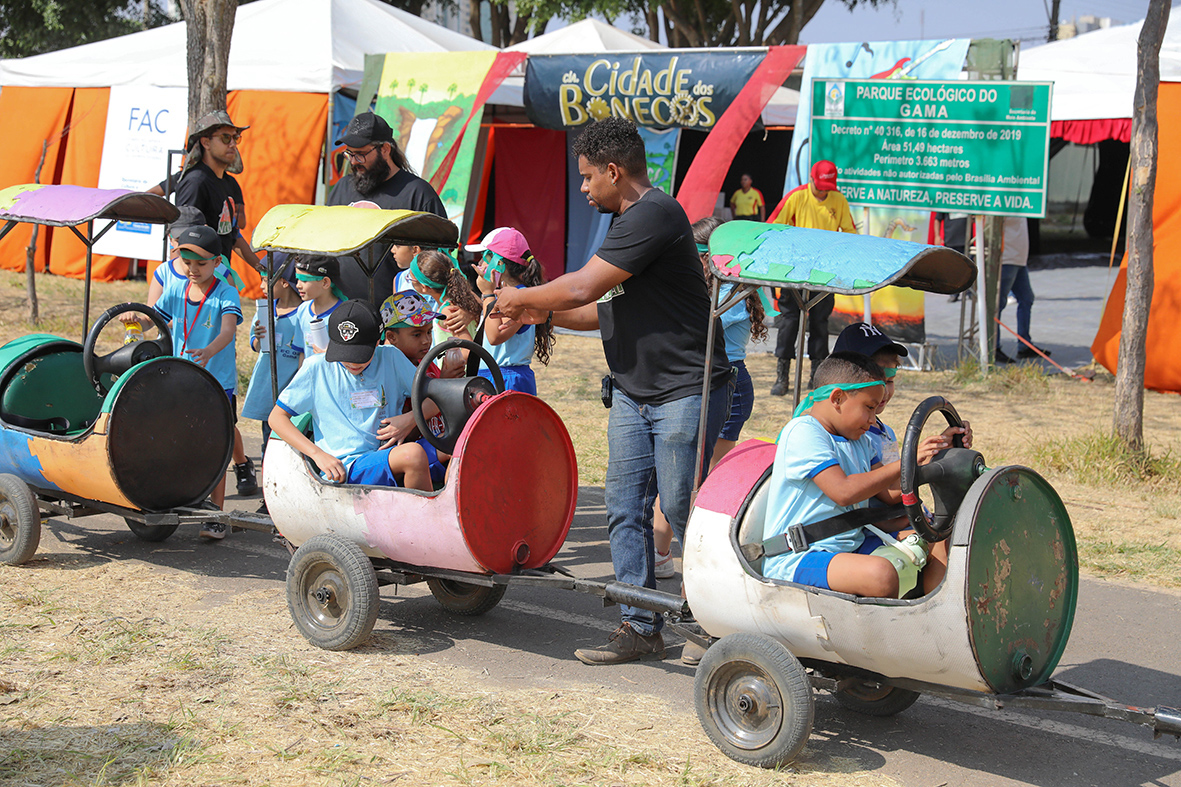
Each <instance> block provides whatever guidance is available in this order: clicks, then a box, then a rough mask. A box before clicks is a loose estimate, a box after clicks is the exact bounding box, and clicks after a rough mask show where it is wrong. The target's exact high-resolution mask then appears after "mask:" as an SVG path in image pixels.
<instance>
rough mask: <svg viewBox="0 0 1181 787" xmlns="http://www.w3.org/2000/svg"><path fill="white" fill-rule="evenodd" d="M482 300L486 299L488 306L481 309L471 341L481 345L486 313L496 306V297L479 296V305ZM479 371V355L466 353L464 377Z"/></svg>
mask: <svg viewBox="0 0 1181 787" xmlns="http://www.w3.org/2000/svg"><path fill="white" fill-rule="evenodd" d="M484 301H488V306H487V307H486V308H484V309H483V311H482V313H481V314H480V324H479V326H477V327H476V335H475V336H473V337H472V341H473V342H475V343H476V344H478V345H480V346H481V347H482V346H484V324H485V323H486V322H487V320H488V315H489V314H491V313H492V310H493V309H495V308H496V298H484V297H483V296H481V297H480V305H481V306H483V305H484ZM479 371H480V357H479V356H478V355H476V354H475V353H468V356H467V367H466V368H465V369H464V370H463V374H464V376H465V377H475V376H476V374H477V373H478V372H479Z"/></svg>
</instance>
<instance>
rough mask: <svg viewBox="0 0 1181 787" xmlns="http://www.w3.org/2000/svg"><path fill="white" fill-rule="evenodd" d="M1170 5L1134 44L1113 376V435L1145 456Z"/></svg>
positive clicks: (1153, 9) (1151, 13)
mask: <svg viewBox="0 0 1181 787" xmlns="http://www.w3.org/2000/svg"><path fill="white" fill-rule="evenodd" d="M1170 4H1171V3H1170V1H1169V0H1149V3H1148V15H1147V16H1146V17H1145V18H1144V25H1143V26H1142V27H1141V28H1140V40H1139V41H1138V42H1137V44H1136V61H1137V62H1136V93H1135V96H1134V98H1133V102H1132V104H1133V106H1132V144H1131V156H1132V161H1131V173H1132V192H1131V194H1130V195H1129V200H1128V268H1127V289H1126V291H1125V294H1124V314H1123V322H1122V324H1121V331H1120V339H1119V363H1118V365H1117V368H1116V371H1115V415H1114V427H1115V434H1116V437H1118V438H1119V439H1120V440H1121V441H1123V442H1124V443H1125V444H1126V445H1127V446H1128V447H1129V448H1131V449H1132V450H1133V451H1135V452H1136V453H1142V452H1143V451H1144V362H1145V346H1144V345H1145V337H1146V336H1147V333H1148V309H1149V306H1150V305H1151V304H1152V285H1153V279H1152V193H1153V190H1154V189H1155V188H1156V151H1157V123H1156V95H1157V87H1158V85H1159V84H1160V48H1161V40H1162V39H1163V38H1164V35H1165V28H1166V27H1167V26H1168V24H1169V6H1170Z"/></svg>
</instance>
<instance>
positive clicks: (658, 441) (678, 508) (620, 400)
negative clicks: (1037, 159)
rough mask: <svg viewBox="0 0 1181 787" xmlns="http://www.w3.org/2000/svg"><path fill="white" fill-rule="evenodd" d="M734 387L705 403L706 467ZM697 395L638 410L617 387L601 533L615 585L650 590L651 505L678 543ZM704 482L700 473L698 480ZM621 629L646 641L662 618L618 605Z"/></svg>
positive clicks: (688, 490) (689, 488)
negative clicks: (656, 504)
mask: <svg viewBox="0 0 1181 787" xmlns="http://www.w3.org/2000/svg"><path fill="white" fill-rule="evenodd" d="M733 390H734V383H733V381H732V378H731V381H728V382H727V383H726V384H725V385H720V386H718V387H717V388H715V389H714V390H713V391H712V392H711V393H710V397H709V413H708V415H707V417H706V427H705V445H706V450H705V456H704V461H705V466H706V467H709V460H710V457H711V456H712V455H713V447H714V443H715V442H716V441H717V439H718V432H720V431H721V429H722V422H723V421H725V419H726V415H727V414H728V413H729V411H730V396H731V394H732V392H733ZM700 415H701V394H696V395H694V396H686V397H685V398H683V399H677V400H676V401H672V402H668V403H666V404H661V405H650V404H638V403H637V402H635V401H633V400H632V399H631V398H630V397H629V396H628V395H627V394H625V393H624V392H623V391H622V390H620V389H619V388H616V389H615V400H614V404H613V405H612V407H611V415H610V417H609V418H608V421H607V449H608V452H609V454H608V459H607V478H606V483H605V484H604V486H605V495H604V496H605V498H606V504H607V535H608V538H609V539H610V541H611V563H612V565H613V566H614V568H615V578H616V579H617V580H619V581H620V582H626V583H628V584H631V585H640V586H643V587H647V588H654V587H656V573H655V572H656V565H655V548H654V547H653V543H652V505H653V501H654V500H655V499H656V495H657V494H659V495H660V507H661V510H663V511H664V516H665V518H666V519H668V522H669V524H670V525H672V530H673V534H674V535H676V537H677V540H679V541H680V542H681V544H682V545H684V543H685V525H686V523H687V522H688V521H689V502H690V497H691V496H692V493H693V475H694V473H693V462H694V461H695V460H696V458H697V419H698V418H699V417H700ZM702 477H703V478H704V474H703V476H702ZM620 611H621V612H622V617H623V620H624V622H625V623H630V624H631V626H632V628H634V629H635V630H636V631H637V632H639V633H640V634H643V635H644V636H648V635H650V634H653V633H654V632H657V631H660V629H661V627H662V626H663V625H664V619H663V618H662V617H661V615H659V614H658V613H656V612H651V611H649V610H646V609H638V608H636V607H629V606H623V605H621V606H620Z"/></svg>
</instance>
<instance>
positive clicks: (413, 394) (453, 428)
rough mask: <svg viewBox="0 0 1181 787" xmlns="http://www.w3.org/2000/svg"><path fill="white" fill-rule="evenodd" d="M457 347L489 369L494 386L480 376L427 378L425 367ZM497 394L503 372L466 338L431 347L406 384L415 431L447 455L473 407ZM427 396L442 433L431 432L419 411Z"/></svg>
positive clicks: (500, 388) (500, 386)
mask: <svg viewBox="0 0 1181 787" xmlns="http://www.w3.org/2000/svg"><path fill="white" fill-rule="evenodd" d="M457 347H458V348H460V349H465V350H470V351H471V352H474V353H475V354H476V355H477V356H478V357H479V358H480V360H481V361H483V362H484V363H485V364H486V365H487V366H488V369H489V371H491V372H492V379H493V380H495V381H496V384H495V386H494V385H493V384H492V383H490V382H488V380H487V379H486V378H484V377H456V378H452V379H444V378H442V377H427V374H426V372H427V369H429V368H430V366H431V364H432V363H433V362H434V360H435V359H436V358H440V357H442V356H443V355H444V354H445V353H446V352H447V351H448V350H451V349H454V348H457ZM498 393H504V375H503V374H501V372H500V366H498V365H497V363H496V361H494V360H492V354H491V353H489V352H488V351H487V350H485V349H484V348H483V347H481V346H480V345H478V344H476V343H475V342H469V341H468V340H467V339H448V340H447V341H445V342H443V343H442V344H436V345H435V346H434V347H432V348H431V349H430V352H428V353H427V354H426V357H425V358H423V359H422V362H421V363H420V364H419V365H418V372H417V373H415V375H414V384H413V385H412V386H411V387H410V410H411V412H413V413H414V423H416V424H417V425H418V431H420V432H422V436H423V437H425V438H426V440H427V442H428V443H430V444H431V445H433V446H434V447H435V448H436V449H437V450H439V451H442V452H443V453H447V454H449V453H451V452H453V451H454V450H455V444H456V443H457V442H459V435H460V434H461V433H462V432H463V427H464V425H465V424H467V421H468V418H470V417H471V415H472V413H474V412H475V411H476V408H477V407H479V406H480V405H481V404H483V402H484V400H485V399H488V398H489V397H492V396H495V395H496V394H498ZM427 399H430V400H431V401H433V402H434V403H435V404H436V405H437V406H438V408H439V412H440V414H441V415H442V417H443V424H444V426H443V433H442V434H435V433H434V432H432V431H431V428H430V426H429V425H428V424H427V420H426V416H424V415H423V414H422V403H423V402H424V401H425V400H427Z"/></svg>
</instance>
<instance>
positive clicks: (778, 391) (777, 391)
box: [771, 358, 791, 396]
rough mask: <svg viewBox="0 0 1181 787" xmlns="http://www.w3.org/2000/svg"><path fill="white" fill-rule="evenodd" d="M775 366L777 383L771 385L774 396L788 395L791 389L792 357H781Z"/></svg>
mask: <svg viewBox="0 0 1181 787" xmlns="http://www.w3.org/2000/svg"><path fill="white" fill-rule="evenodd" d="M778 360H779V363H778V364H776V366H775V384H774V385H772V386H771V395H772V396H786V395H787V392H788V391H789V390H791V380H790V379H789V378H790V377H791V358H779V359H778Z"/></svg>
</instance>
